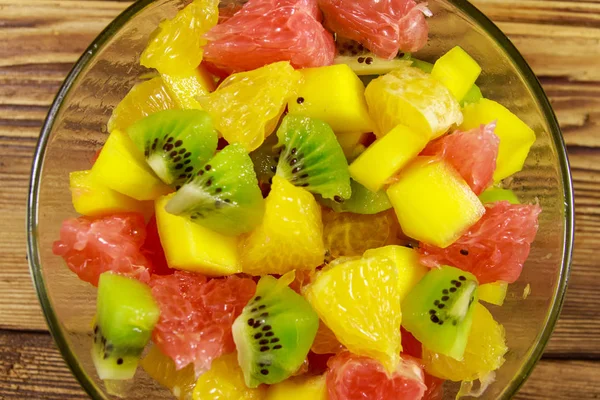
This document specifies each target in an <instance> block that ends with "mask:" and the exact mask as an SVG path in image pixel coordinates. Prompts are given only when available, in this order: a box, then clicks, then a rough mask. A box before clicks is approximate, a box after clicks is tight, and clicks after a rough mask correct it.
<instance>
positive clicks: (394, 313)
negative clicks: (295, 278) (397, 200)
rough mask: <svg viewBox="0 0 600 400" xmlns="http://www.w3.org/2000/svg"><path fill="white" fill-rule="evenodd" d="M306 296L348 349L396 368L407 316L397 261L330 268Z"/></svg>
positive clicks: (373, 260) (359, 262)
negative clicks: (401, 335)
mask: <svg viewBox="0 0 600 400" xmlns="http://www.w3.org/2000/svg"><path fill="white" fill-rule="evenodd" d="M304 294H305V296H306V299H307V300H308V301H309V302H310V303H311V305H312V306H313V308H314V309H315V310H316V311H317V313H318V314H319V316H320V317H321V320H322V321H323V322H324V323H325V324H326V325H327V326H328V327H329V329H331V330H332V331H333V332H334V334H335V336H336V337H337V338H338V340H339V341H340V342H341V343H342V344H343V345H344V346H346V348H347V349H348V350H350V351H351V352H353V353H355V354H358V355H363V356H367V357H372V358H374V359H376V360H378V361H380V362H381V363H382V364H383V365H385V368H387V369H388V370H389V371H393V370H394V369H395V366H396V365H397V364H398V361H399V356H398V354H399V353H400V334H399V332H400V322H401V319H402V314H401V313H400V293H399V291H398V269H397V268H396V266H395V265H394V263H393V262H392V261H390V260H388V259H378V258H363V259H358V260H350V261H346V262H341V263H338V264H335V265H333V266H331V265H330V266H329V267H327V268H325V269H323V270H322V271H321V272H319V273H318V274H317V276H316V277H315V279H314V280H313V282H312V283H311V284H310V285H308V286H307V287H306V289H305V292H304Z"/></svg>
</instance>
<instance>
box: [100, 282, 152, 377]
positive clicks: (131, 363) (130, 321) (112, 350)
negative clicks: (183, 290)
mask: <svg viewBox="0 0 600 400" xmlns="http://www.w3.org/2000/svg"><path fill="white" fill-rule="evenodd" d="M159 315H160V310H159V308H158V305H157V304H156V302H155V301H154V298H153V297H152V293H151V291H150V288H149V287H148V286H147V285H145V284H143V283H141V282H139V281H137V280H135V279H131V278H127V277H124V276H120V275H115V274H112V273H110V272H105V273H103V274H102V275H100V280H99V282H98V300H97V314H96V322H95V324H94V344H93V346H92V360H93V362H94V366H95V367H96V371H97V373H98V376H99V377H100V379H102V380H124V379H131V378H133V375H134V374H135V370H136V368H137V365H138V361H139V359H140V355H141V354H142V351H143V350H144V347H145V346H146V344H147V343H148V341H149V340H150V335H151V334H152V330H153V329H154V325H156V323H157V322H158V317H159Z"/></svg>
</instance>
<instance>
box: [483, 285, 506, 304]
mask: <svg viewBox="0 0 600 400" xmlns="http://www.w3.org/2000/svg"><path fill="white" fill-rule="evenodd" d="M507 290H508V283H506V282H502V281H497V282H492V283H486V284H484V285H481V286H479V289H478V290H477V294H478V296H479V300H481V301H485V302H486V303H490V304H494V305H496V306H501V305H502V304H504V299H506V291H507Z"/></svg>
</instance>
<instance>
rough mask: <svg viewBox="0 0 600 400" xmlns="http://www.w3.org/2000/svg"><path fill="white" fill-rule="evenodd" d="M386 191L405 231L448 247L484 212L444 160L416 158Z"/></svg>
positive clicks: (412, 235)
mask: <svg viewBox="0 0 600 400" xmlns="http://www.w3.org/2000/svg"><path fill="white" fill-rule="evenodd" d="M397 179H398V180H397V182H396V183H395V184H393V185H391V186H390V187H389V189H388V190H387V194H388V197H389V199H390V202H391V203H392V205H393V206H394V210H395V211H396V216H397V217H398V221H399V222H400V226H401V227H402V231H403V232H404V233H405V234H406V235H407V236H410V237H411V238H413V239H416V240H419V241H421V242H424V243H427V244H430V245H433V246H437V247H441V248H445V247H448V246H450V245H451V244H452V243H454V242H455V241H456V240H457V239H458V238H459V237H460V236H461V235H462V234H463V233H464V232H465V231H466V230H467V229H468V228H469V227H470V226H471V225H473V224H475V223H476V222H477V221H479V219H480V218H481V217H482V216H483V214H484V213H485V208H484V207H483V205H482V204H481V201H479V199H478V198H477V196H476V195H475V193H473V191H472V190H471V188H470V187H469V185H468V184H467V183H466V182H465V181H464V179H462V177H461V176H460V175H459V174H458V172H456V170H454V168H452V167H451V166H450V165H449V164H447V163H446V162H445V161H443V160H439V159H437V158H435V157H417V158H416V160H415V161H414V162H413V163H411V164H410V165H409V166H407V167H406V168H405V169H404V170H402V172H401V173H400V174H399V175H398V178H397Z"/></svg>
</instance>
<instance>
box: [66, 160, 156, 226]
mask: <svg viewBox="0 0 600 400" xmlns="http://www.w3.org/2000/svg"><path fill="white" fill-rule="evenodd" d="M69 187H70V189H71V199H72V201H73V207H75V211H77V212H78V213H79V214H81V215H87V216H90V217H97V216H101V215H106V214H112V213H118V212H139V213H142V214H144V217H146V219H148V218H150V217H151V216H152V214H154V202H152V201H138V200H135V199H132V198H131V197H128V196H125V195H123V194H121V193H119V192H115V191H114V190H112V189H111V188H109V187H108V186H106V185H104V184H102V183H101V182H100V181H99V180H98V179H96V178H95V177H94V175H93V174H92V171H74V172H71V173H70V174H69Z"/></svg>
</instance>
